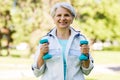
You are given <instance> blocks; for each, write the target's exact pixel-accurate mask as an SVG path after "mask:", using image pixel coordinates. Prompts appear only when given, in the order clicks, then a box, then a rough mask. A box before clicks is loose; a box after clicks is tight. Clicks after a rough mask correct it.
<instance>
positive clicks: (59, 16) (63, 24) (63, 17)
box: [53, 7, 74, 28]
mask: <svg viewBox="0 0 120 80" xmlns="http://www.w3.org/2000/svg"><path fill="white" fill-rule="evenodd" d="M73 18H74V17H73V16H72V14H71V13H70V11H69V10H67V9H65V8H63V7H59V8H57V10H56V13H55V16H54V17H53V19H54V22H55V24H56V26H57V27H58V28H68V27H69V26H70V24H71V23H72V22H73Z"/></svg>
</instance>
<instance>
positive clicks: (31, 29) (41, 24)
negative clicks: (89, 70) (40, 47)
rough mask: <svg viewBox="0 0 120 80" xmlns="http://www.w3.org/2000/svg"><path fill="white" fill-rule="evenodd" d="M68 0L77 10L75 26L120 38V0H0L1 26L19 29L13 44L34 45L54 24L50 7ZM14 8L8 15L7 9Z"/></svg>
mask: <svg viewBox="0 0 120 80" xmlns="http://www.w3.org/2000/svg"><path fill="white" fill-rule="evenodd" d="M60 1H67V2H69V3H71V4H72V5H73V6H74V7H75V10H76V13H77V16H76V19H75V21H74V23H73V24H74V26H75V28H78V29H80V30H81V31H82V32H83V33H84V34H85V35H86V36H88V37H89V38H90V39H93V40H101V41H103V42H104V41H106V40H110V41H111V42H112V41H114V40H116V41H118V42H120V31H119V30H120V23H119V22H120V14H119V13H120V9H119V7H120V2H119V0H109V1H107V0H47V1H46V0H3V1H2V0H0V5H1V6H2V7H0V28H1V27H3V26H7V27H8V28H11V26H12V29H13V30H15V33H14V34H13V35H12V38H13V39H14V42H13V44H14V45H17V44H19V43H20V42H27V43H29V44H30V46H31V49H33V48H35V45H36V44H37V43H38V40H39V39H40V38H41V37H42V36H43V35H45V34H46V33H47V32H48V31H49V30H50V29H51V28H53V27H54V23H53V21H52V18H51V16H50V15H49V12H50V7H52V5H53V4H54V3H56V2H60ZM7 11H8V12H10V15H8V16H9V17H10V18H9V19H8V18H7V16H6V12H7Z"/></svg>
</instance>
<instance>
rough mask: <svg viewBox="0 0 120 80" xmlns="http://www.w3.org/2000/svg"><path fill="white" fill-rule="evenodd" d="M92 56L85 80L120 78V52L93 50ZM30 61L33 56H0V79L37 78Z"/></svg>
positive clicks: (36, 79)
mask: <svg viewBox="0 0 120 80" xmlns="http://www.w3.org/2000/svg"><path fill="white" fill-rule="evenodd" d="M12 54H15V53H12ZM17 54H18V53H17ZM17 54H16V55H17ZM19 55H20V54H19ZM22 56H23V54H22ZM92 56H93V58H94V65H95V66H94V69H93V71H92V72H91V73H90V75H88V76H85V77H86V80H120V52H115V51H114V52H109V51H94V52H92ZM32 63H33V58H25V57H22V58H20V57H13V56H9V57H0V80H38V78H36V77H35V76H34V75H33V73H32V71H31V64H32ZM99 65H100V66H101V67H99ZM13 75H15V76H13ZM4 76H5V77H6V78H4ZM11 76H12V77H11Z"/></svg>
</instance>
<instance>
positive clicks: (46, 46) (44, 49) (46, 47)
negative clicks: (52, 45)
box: [40, 43, 49, 55]
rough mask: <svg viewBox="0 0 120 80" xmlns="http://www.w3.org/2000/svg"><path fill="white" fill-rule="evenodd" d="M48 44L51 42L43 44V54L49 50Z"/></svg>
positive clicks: (41, 50)
mask: <svg viewBox="0 0 120 80" xmlns="http://www.w3.org/2000/svg"><path fill="white" fill-rule="evenodd" d="M48 45H49V43H44V44H41V48H40V54H41V55H45V54H46V53H47V52H48V51H49V47H48Z"/></svg>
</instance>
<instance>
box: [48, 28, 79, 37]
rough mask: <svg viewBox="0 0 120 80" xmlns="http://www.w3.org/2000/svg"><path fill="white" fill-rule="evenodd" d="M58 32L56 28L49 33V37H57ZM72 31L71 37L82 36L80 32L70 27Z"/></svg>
mask: <svg viewBox="0 0 120 80" xmlns="http://www.w3.org/2000/svg"><path fill="white" fill-rule="evenodd" d="M56 30H57V28H56V27H55V28H53V29H52V30H51V31H50V32H49V33H48V35H49V36H53V37H55V36H56ZM70 30H71V36H76V37H77V36H80V31H76V30H75V29H73V28H72V27H70Z"/></svg>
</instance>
